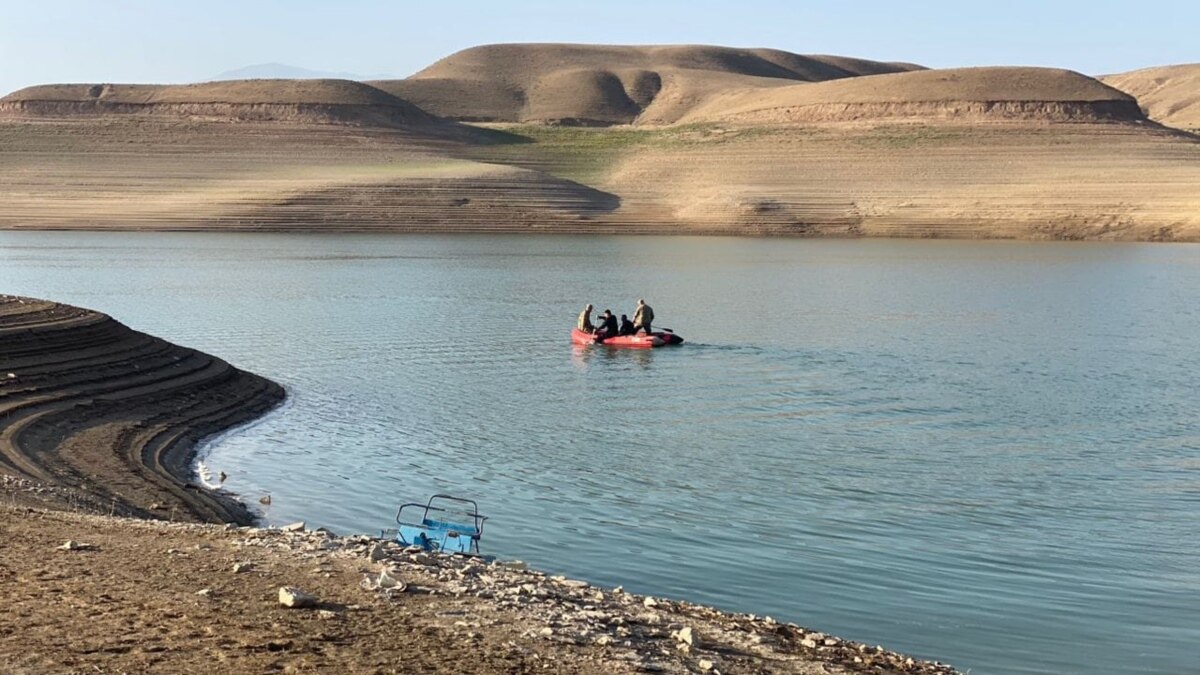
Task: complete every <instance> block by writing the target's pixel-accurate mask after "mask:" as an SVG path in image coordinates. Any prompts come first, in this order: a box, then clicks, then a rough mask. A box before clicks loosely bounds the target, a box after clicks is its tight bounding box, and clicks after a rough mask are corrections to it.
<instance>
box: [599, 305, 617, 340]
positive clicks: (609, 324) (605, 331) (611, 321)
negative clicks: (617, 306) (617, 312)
mask: <svg viewBox="0 0 1200 675" xmlns="http://www.w3.org/2000/svg"><path fill="white" fill-rule="evenodd" d="M617 333H618V329H617V317H615V316H613V313H612V310H609V309H606V310H604V313H603V314H601V315H600V326H599V328H598V330H597V331H596V335H599V336H601V337H606V338H610V337H616V336H617Z"/></svg>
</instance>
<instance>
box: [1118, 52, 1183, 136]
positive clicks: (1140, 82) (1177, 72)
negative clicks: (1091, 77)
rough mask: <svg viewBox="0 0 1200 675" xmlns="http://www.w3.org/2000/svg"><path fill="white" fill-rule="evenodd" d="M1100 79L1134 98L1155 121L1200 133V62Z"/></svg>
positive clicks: (1147, 69)
mask: <svg viewBox="0 0 1200 675" xmlns="http://www.w3.org/2000/svg"><path fill="white" fill-rule="evenodd" d="M1100 80H1101V81H1102V82H1104V83H1105V84H1107V85H1109V86H1112V87H1116V88H1117V89H1120V90H1121V91H1123V92H1125V93H1126V94H1129V95H1130V96H1133V97H1135V98H1136V99H1137V100H1138V103H1139V104H1140V105H1141V106H1142V110H1144V111H1145V112H1146V115H1148V116H1149V117H1150V119H1152V120H1154V121H1155V122H1158V123H1160V124H1165V125H1167V126H1171V127H1176V128H1178V129H1186V130H1189V131H1200V63H1189V64H1184V65H1178V66H1163V67H1161V68H1146V69H1144V70H1135V71H1132V72H1128V73H1120V74H1118V75H1106V76H1104V77H1101V78H1100Z"/></svg>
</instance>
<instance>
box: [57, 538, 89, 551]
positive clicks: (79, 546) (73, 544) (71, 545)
mask: <svg viewBox="0 0 1200 675" xmlns="http://www.w3.org/2000/svg"><path fill="white" fill-rule="evenodd" d="M95 549H96V547H95V546H93V545H92V544H84V543H81V542H78V541H70V540H68V541H67V543H65V544H63V545H62V546H59V547H58V550H60V551H93V550H95Z"/></svg>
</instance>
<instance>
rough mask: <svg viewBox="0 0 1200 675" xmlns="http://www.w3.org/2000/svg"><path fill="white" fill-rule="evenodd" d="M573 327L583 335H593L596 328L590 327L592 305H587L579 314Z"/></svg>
mask: <svg viewBox="0 0 1200 675" xmlns="http://www.w3.org/2000/svg"><path fill="white" fill-rule="evenodd" d="M575 327H576V328H578V329H579V330H581V331H583V332H585V333H595V332H596V327H595V326H593V325H592V303H590V302H589V303H588V304H587V306H585V307H584V308H583V311H582V312H580V313H579V320H578V321H576V322H575Z"/></svg>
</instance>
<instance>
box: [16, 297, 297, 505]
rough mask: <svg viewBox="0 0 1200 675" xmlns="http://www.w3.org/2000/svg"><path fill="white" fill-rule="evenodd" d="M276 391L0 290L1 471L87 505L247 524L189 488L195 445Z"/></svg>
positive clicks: (278, 395)
mask: <svg viewBox="0 0 1200 675" xmlns="http://www.w3.org/2000/svg"><path fill="white" fill-rule="evenodd" d="M283 396H284V393H283V390H282V388H280V387H279V386H278V385H276V384H275V383H273V382H271V381H269V380H266V379H264V378H261V377H258V376H256V375H252V374H250V373H246V372H244V371H241V370H238V369H237V368H234V367H233V366H231V365H229V364H228V363H226V362H225V361H222V360H221V359H218V358H216V357H213V356H209V355H207V354H203V353H201V352H198V351H195V350H192V349H187V348H185V347H180V346H177V345H173V344H171V343H168V342H165V341H163V340H160V339H158V338H155V337H151V336H149V335H146V334H144V333H139V332H137V331H134V330H130V329H129V328H127V327H125V326H124V325H122V324H120V323H118V322H117V321H114V320H113V319H112V318H110V317H108V316H106V315H104V314H100V313H98V312H93V311H90V310H86V309H81V308H78V307H71V306H68V305H61V304H57V303H53V302H48V301H44V300H35V299H31V298H18V297H13V296H0V471H3V472H5V473H9V474H13V475H16V476H19V477H27V478H30V479H33V480H36V481H39V482H42V483H45V484H49V485H53V486H61V487H65V488H68V489H69V490H70V493H71V494H72V495H73V496H72V499H78V500H81V501H83V502H86V506H88V507H89V508H91V509H92V510H99V511H112V512H115V513H118V514H123V515H134V516H139V517H156V518H167V517H171V518H173V519H184V520H198V521H210V522H221V521H232V522H242V523H246V522H249V521H250V520H251V517H250V515H249V513H248V512H247V511H246V510H245V508H244V507H242V506H241V505H239V504H237V503H236V502H234V501H233V500H230V499H225V498H222V497H219V496H217V495H214V494H212V493H210V492H208V491H206V490H202V489H197V488H196V487H195V486H194V485H192V484H191V476H192V466H191V464H192V460H193V458H194V453H195V449H196V445H197V444H198V443H199V442H200V441H201V440H202V439H204V438H205V437H207V436H210V435H212V434H215V433H218V432H220V431H222V430H225V429H228V428H230V427H232V426H235V425H238V424H241V423H244V422H247V421H249V420H252V419H254V418H255V417H258V416H259V415H261V414H263V413H265V412H266V411H267V410H270V409H271V408H272V407H274V406H275V405H277V404H278V403H279V402H280V401H281V400H282V399H283Z"/></svg>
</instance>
